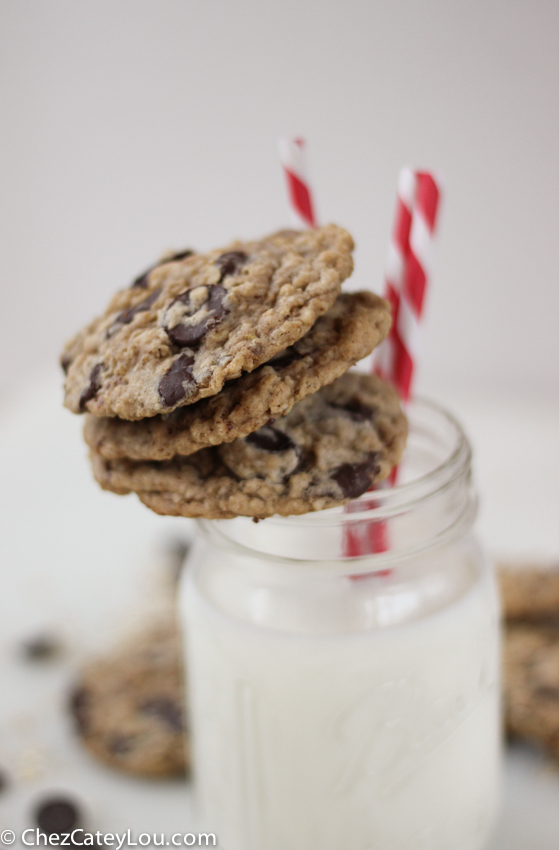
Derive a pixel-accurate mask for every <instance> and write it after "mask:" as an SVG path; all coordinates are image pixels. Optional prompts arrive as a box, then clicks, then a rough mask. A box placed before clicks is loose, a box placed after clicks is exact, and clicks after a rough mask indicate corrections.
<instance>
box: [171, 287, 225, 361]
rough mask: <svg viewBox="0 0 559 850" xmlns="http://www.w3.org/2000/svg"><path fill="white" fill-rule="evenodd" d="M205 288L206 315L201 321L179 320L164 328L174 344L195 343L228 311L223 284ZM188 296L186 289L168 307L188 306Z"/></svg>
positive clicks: (189, 293)
mask: <svg viewBox="0 0 559 850" xmlns="http://www.w3.org/2000/svg"><path fill="white" fill-rule="evenodd" d="M207 289H208V298H207V300H206V301H205V303H204V304H203V308H204V311H205V313H206V315H205V316H204V318H203V319H202V321H201V322H198V323H195V324H183V323H181V322H179V324H178V325H175V326H174V327H173V328H169V327H166V328H165V331H166V333H167V336H168V337H169V339H170V340H171V342H172V343H173V344H174V345H180V346H185V345H188V346H193V345H196V344H197V343H199V342H200V340H201V339H203V337H204V336H205V335H206V334H207V332H208V331H209V330H210V328H213V327H214V325H216V324H218V322H220V321H221V319H223V317H224V316H225V315H226V313H228V312H229V310H228V309H227V307H226V306H225V305H224V303H223V299H224V298H225V296H226V295H227V290H226V289H224V288H223V286H219V284H214V285H212V286H208V287H207ZM190 298H191V291H190V290H189V289H187V291H186V292H183V293H182V294H181V295H179V296H178V297H177V298H175V300H174V301H172V302H171V304H170V305H169V308H168V309H170V308H171V307H172V306H173V305H174V304H184V305H185V306H187V307H188V306H189V305H190Z"/></svg>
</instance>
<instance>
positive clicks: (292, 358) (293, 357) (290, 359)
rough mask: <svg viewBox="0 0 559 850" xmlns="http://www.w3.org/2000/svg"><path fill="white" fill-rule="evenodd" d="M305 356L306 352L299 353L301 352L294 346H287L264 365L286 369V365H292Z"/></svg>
mask: <svg viewBox="0 0 559 850" xmlns="http://www.w3.org/2000/svg"><path fill="white" fill-rule="evenodd" d="M304 356H305V355H304V354H299V352H297V351H295V349H294V348H286V349H285V351H282V353H281V354H279V355H278V356H277V357H274V358H273V359H272V360H268V362H267V363H265V364H264V365H265V366H273V367H274V369H285V367H286V366H291V364H292V363H295V362H296V361H297V360H302V358H303V357H304Z"/></svg>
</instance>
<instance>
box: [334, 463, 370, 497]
mask: <svg viewBox="0 0 559 850" xmlns="http://www.w3.org/2000/svg"><path fill="white" fill-rule="evenodd" d="M379 455H380V452H369V456H368V458H367V460H365V461H363V462H362V463H342V464H341V466H338V468H337V469H335V470H334V472H332V473H331V475H330V478H333V479H334V481H335V482H336V483H337V484H338V485H339V487H340V489H341V491H342V493H343V494H344V496H345V497H346V498H347V499H357V497H358V496H361V495H362V494H363V493H366V492H367V490H368V489H369V487H370V486H371V484H372V483H373V481H374V479H375V476H376V475H377V474H378V472H379V469H380V467H379V466H378V463H377V460H378V458H379Z"/></svg>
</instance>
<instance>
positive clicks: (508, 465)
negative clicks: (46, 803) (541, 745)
mask: <svg viewBox="0 0 559 850" xmlns="http://www.w3.org/2000/svg"><path fill="white" fill-rule="evenodd" d="M0 114H1V123H2V130H1V133H0V233H1V240H2V242H1V246H0V281H1V283H0V286H1V301H0V304H1V308H2V310H1V325H0V477H1V480H2V488H0V549H1V552H0V557H1V565H2V570H3V572H2V580H1V592H0V679H1V681H2V699H1V701H0V768H4V769H7V770H8V773H9V774H10V776H11V778H12V786H11V788H10V789H9V791H8V793H6V794H3V795H0V826H2V827H14V826H16V822H15V820H14V813H16V815H17V817H18V818H19V817H21V821H20V822H21V823H22V824H23V823H25V825H27V824H28V813H29V810H30V806H31V803H32V802H33V800H35V799H36V798H37V797H38V796H39V795H40V794H42V793H43V791H44V789H48V788H49V787H52V785H53V783H59V784H62V786H63V787H68V786H69V787H72V788H74V789H76V791H78V792H80V793H82V794H84V795H85V796H86V797H87V799H88V802H89V805H90V806H91V807H92V809H93V810H94V813H95V818H96V819H97V820H96V826H101V825H103V826H104V827H105V828H111V826H114V824H115V823H116V822H117V820H118V822H119V823H122V824H123V826H125V825H128V824H127V821H126V818H130V819H131V820H130V826H131V827H134V826H136V828H140V827H142V825H143V822H142V821H141V818H142V817H143V818H144V819H145V828H150V829H151V828H153V829H155V828H157V829H158V830H159V831H160V830H161V829H162V828H165V826H163V827H162V825H161V824H162V823H163V824H165V825H166V826H170V825H171V823H173V824H174V822H175V820H174V819H175V818H176V821H177V822H181V823H182V819H183V811H185V809H183V799H184V798H183V790H182V788H180V787H175V788H173V789H169V788H168V787H167V786H165V787H163V786H161V788H159V789H158V790H156V789H155V788H154V787H153V786H152V785H146V784H143V783H131V781H130V780H124V779H119V778H118V776H117V775H116V774H115V775H111V774H110V772H109V771H105V770H103V769H102V768H100V767H98V766H96V765H95V764H94V763H93V761H89V760H88V759H87V758H86V756H85V755H84V754H83V752H82V750H81V749H80V748H79V746H78V744H77V742H76V741H75V740H74V739H73V738H72V737H71V735H70V731H69V728H68V720H67V717H66V714H65V712H64V711H63V710H62V708H63V699H64V698H65V697H64V692H63V690H62V684H63V683H66V682H67V679H68V677H71V676H73V675H75V672H74V671H75V668H76V666H78V665H79V663H81V659H82V657H83V656H84V655H86V654H87V653H88V652H91V651H92V650H95V649H96V648H98V647H99V646H100V645H101V644H107V643H108V642H110V640H111V639H112V637H113V636H114V634H115V633H116V632H118V631H123V630H126V628H128V627H129V625H130V621H131V619H133V618H134V614H135V613H136V612H141V610H142V605H143V602H144V601H145V599H146V598H147V597H152V596H153V595H154V591H153V586H152V583H151V578H150V577H149V576H150V569H151V567H150V563H151V561H150V558H152V555H151V554H150V552H153V550H154V549H155V550H157V547H158V546H160V545H161V541H162V540H164V539H165V537H166V535H169V534H170V535H173V534H176V533H179V532H180V533H183V532H184V525H181V522H183V521H180V520H176V521H175V520H172V519H168V518H165V519H162V518H157V517H155V515H152V514H149V512H148V511H146V510H145V509H143V508H142V507H141V506H140V505H138V504H137V502H136V501H135V500H133V498H132V497H129V498H128V499H120V498H118V497H116V496H113V495H112V494H108V493H101V492H100V491H99V490H98V488H96V487H95V486H94V484H93V483H92V482H91V480H90V478H89V473H88V470H87V466H86V463H85V459H84V455H85V450H84V447H83V444H82V442H81V439H80V436H79V428H80V422H79V421H78V419H77V417H72V416H71V414H69V413H68V412H67V411H64V410H62V409H61V407H60V402H59V398H60V396H59V394H58V380H59V379H58V378H57V377H55V376H54V369H55V362H56V359H57V356H58V353H59V350H60V348H61V346H62V343H63V341H64V340H65V338H66V337H68V336H70V335H71V334H73V333H74V332H75V331H76V330H77V329H78V328H79V327H80V326H81V325H82V324H83V323H85V322H86V321H88V320H89V319H90V318H91V317H92V315H94V314H95V313H97V312H99V311H101V310H102V309H103V307H104V305H105V303H106V301H107V300H108V298H109V297H110V295H111V294H112V293H113V291H114V290H115V289H117V288H119V287H121V286H125V285H127V284H128V283H129V281H130V280H131V279H132V278H133V277H134V276H135V275H136V274H137V273H138V272H140V271H141V270H143V268H145V267H146V266H147V265H149V264H150V263H151V262H152V261H153V260H154V259H155V258H156V257H157V256H158V255H159V254H160V253H161V251H162V250H164V249H167V248H177V249H180V248H182V247H189V246H192V247H194V248H196V249H199V250H204V249H205V248H210V247H214V246H218V245H220V244H222V243H227V242H228V241H229V240H230V239H231V238H233V237H235V236H240V237H247V238H250V237H253V236H257V235H259V234H263V233H266V232H268V231H271V230H273V229H276V228H278V227H281V226H284V225H285V224H286V223H288V220H289V216H288V209H287V204H286V200H285V190H284V185H283V178H282V174H281V171H280V168H279V165H278V161H277V149H276V142H277V138H278V136H280V135H284V134H287V135H292V134H302V135H304V136H306V137H307V139H308V141H309V159H310V168H311V177H312V182H313V185H314V188H315V196H316V203H317V208H318V213H319V217H320V219H321V221H323V222H326V221H336V222H338V223H340V224H342V225H344V226H346V227H347V228H348V229H349V230H350V231H351V232H352V233H353V235H354V236H355V239H356V242H357V246H358V247H357V251H356V271H355V275H354V282H352V286H355V287H367V286H371V287H372V288H373V289H375V290H377V291H382V288H383V286H382V273H383V266H384V261H385V256H386V247H387V242H388V235H389V231H390V225H391V219H392V215H393V209H394V198H395V186H396V179H397V174H398V171H399V168H400V167H401V166H402V165H403V164H408V165H411V166H414V167H421V168H427V169H435V170H437V171H438V172H439V173H440V174H441V175H442V177H443V180H444V186H445V196H444V203H443V207H442V210H441V226H440V230H439V235H438V241H437V245H436V251H435V265H434V275H433V280H432V281H431V286H430V291H429V296H428V301H427V312H426V319H425V323H424V327H423V354H422V360H421V370H420V375H419V388H420V389H423V390H425V391H428V392H429V393H430V394H431V395H432V396H434V397H435V398H437V399H438V400H439V401H440V402H443V403H446V404H447V405H448V406H449V407H450V408H451V409H452V410H454V411H455V412H456V413H457V414H458V416H459V417H460V419H461V420H462V421H463V422H464V423H465V424H466V427H467V430H468V432H469V434H470V436H471V437H472V440H473V443H474V448H475V452H476V454H475V458H476V479H477V482H478V487H479V490H480V491H481V496H482V509H481V515H480V520H479V524H478V525H479V529H480V531H481V533H482V536H483V538H484V539H485V541H486V542H487V544H488V545H489V548H490V550H491V551H492V552H493V553H494V554H497V555H511V556H512V557H515V558H519V557H520V558H521V557H535V558H542V559H544V560H545V559H549V558H557V556H558V554H559V528H558V524H557V516H558V515H559V439H558V434H559V409H558V405H557V382H558V378H559V342H558V339H559V333H558V328H559V239H558V233H559V158H558V142H559V5H558V4H557V3H556V2H555V0H522V2H520V0H507V1H506V2H504V0H484V1H483V2H481V1H480V0H458V1H457V2H449V0H429V2H428V1H427V0H407V2H403V0H344V2H343V3H342V2H339V1H338V2H334V0H322V2H318V0H299V2H298V3H297V2H294V0H283V2H281V3H280V2H270V0H264V2H257V0H239V1H238V2H234V0H199V2H193V0H190V2H188V0H78V2H76V0H2V2H1V3H0ZM181 529H182V531H181ZM137 616H141V614H140V613H137ZM53 628H54V629H55V630H56V629H57V630H58V631H59V632H60V634H61V635H62V638H63V641H64V642H65V644H66V647H67V650H68V651H67V655H66V656H64V658H63V660H62V661H61V662H60V665H59V666H58V667H56V666H55V667H53V668H52V669H50V670H48V669H44V670H41V671H38V672H37V673H33V672H32V671H31V670H26V669H24V668H23V667H22V665H21V663H20V662H19V661H18V656H17V652H16V648H17V647H18V646H19V642H20V641H21V640H22V639H23V638H25V637H28V636H29V635H30V634H32V633H33V632H34V631H41V630H42V629H47V631H48V630H52V629H53ZM30 760H31V761H30ZM29 764H31V768H29ZM37 765H38V766H37ZM558 782H559V778H558V776H557V773H554V774H552V773H550V772H549V771H548V769H547V767H546V766H545V765H543V766H542V764H541V763H540V762H539V761H537V760H535V759H532V758H530V757H529V756H528V755H526V756H525V755H523V754H522V753H520V754H519V753H517V754H516V755H513V756H512V757H510V758H509V764H508V773H507V782H506V786H505V805H504V810H503V814H502V818H501V823H500V826H499V830H498V836H497V837H496V839H495V843H494V845H493V847H494V848H495V850H501V848H506V850H526V848H528V847H532V846H533V847H534V848H536V847H537V850H551V849H552V848H554V847H555V844H556V838H557V834H558V829H559V822H558V820H557V816H558V810H557V806H556V800H557V788H558ZM156 798H157V799H156ZM184 805H185V806H186V802H185V803H184ZM166 807H167V808H166ZM132 813H135V814H134V818H135V819H132ZM119 819H120V820H119ZM16 820H17V818H16ZM148 820H149V823H150V825H149V827H148ZM177 828H178V827H177Z"/></svg>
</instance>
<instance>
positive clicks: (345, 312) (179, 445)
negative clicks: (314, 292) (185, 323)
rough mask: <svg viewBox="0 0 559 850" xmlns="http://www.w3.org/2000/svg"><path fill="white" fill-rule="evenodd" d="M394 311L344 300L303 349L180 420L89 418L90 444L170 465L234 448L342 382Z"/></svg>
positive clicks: (358, 298) (178, 414)
mask: <svg viewBox="0 0 559 850" xmlns="http://www.w3.org/2000/svg"><path fill="white" fill-rule="evenodd" d="M389 327H390V312H389V307H388V304H387V303H386V302H385V301H383V300H382V298H379V297H378V296H377V295H373V294H372V293H370V292H358V293H355V294H351V295H350V294H347V295H340V296H339V297H338V298H337V299H336V302H335V303H334V305H333V306H332V307H331V308H330V309H329V310H328V312H327V313H325V314H324V316H321V317H320V318H319V319H318V320H317V321H316V323H315V324H314V325H313V327H312V328H311V329H310V331H308V333H307V334H305V336H304V337H302V338H301V339H300V340H299V341H298V342H295V343H294V344H293V345H292V346H291V347H290V348H288V349H287V350H286V351H283V352H280V354H278V355H277V357H276V358H274V359H273V360H271V361H270V362H268V363H265V364H264V365H263V366H260V367H259V368H258V369H255V370H254V372H249V373H246V374H244V375H242V376H241V377H240V378H237V380H235V381H229V382H228V383H226V384H225V386H224V387H223V389H222V390H221V392H219V393H218V394H217V395H215V396H212V397H211V398H206V399H202V400H201V401H198V402H196V403H195V404H189V405H187V406H186V407H180V408H178V409H177V410H175V411H174V412H173V413H169V414H165V415H160V416H153V417H150V418H147V419H143V420H140V421H136V422H130V421H127V420H125V419H118V418H116V417H101V418H99V417H96V416H93V415H92V414H88V415H87V417H86V423H85V428H84V436H85V440H86V442H87V443H88V444H89V446H90V447H91V448H92V449H94V451H95V452H97V453H98V454H100V455H102V456H103V457H105V458H110V459H114V458H124V457H126V458H130V459H131V460H168V459H169V458H172V457H173V456H174V455H189V454H192V453H193V452H196V451H198V450H199V449H201V448H205V447H206V446H215V445H219V444H220V443H230V442H232V441H233V440H235V439H236V438H237V437H245V436H246V435H247V434H250V433H252V432H253V431H257V430H258V429H259V428H261V427H262V426H263V425H265V424H266V423H267V422H268V421H269V420H270V419H278V418H279V417H281V416H285V415H286V414H287V413H289V411H290V410H291V408H292V407H293V405H294V404H296V403H297V402H299V401H301V400H302V399H303V398H305V397H306V396H308V395H311V394H312V393H315V392H316V391H317V390H319V389H320V387H322V386H324V385H326V384H330V383H331V382H332V381H334V380H335V379H336V378H338V377H339V376H340V375H343V374H344V372H346V371H347V370H348V369H349V368H350V366H353V365H354V364H355V363H356V362H357V361H358V360H361V358H363V357H366V356H367V355H368V354H370V353H371V351H372V350H373V348H374V347H375V346H376V345H378V344H379V343H380V342H381V341H382V340H383V339H384V337H385V336H386V334H387V333H388V329H389Z"/></svg>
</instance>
